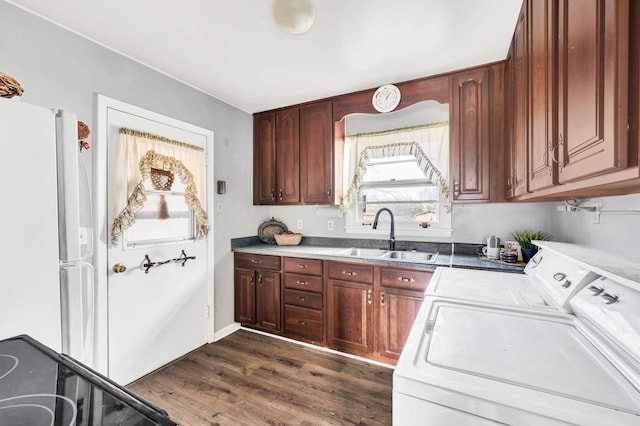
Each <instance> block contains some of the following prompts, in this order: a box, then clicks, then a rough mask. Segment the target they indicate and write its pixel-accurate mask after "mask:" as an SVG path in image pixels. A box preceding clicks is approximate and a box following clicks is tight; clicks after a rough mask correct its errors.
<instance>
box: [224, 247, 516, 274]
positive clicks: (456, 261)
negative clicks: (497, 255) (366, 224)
mask: <svg viewBox="0 0 640 426" xmlns="http://www.w3.org/2000/svg"><path fill="white" fill-rule="evenodd" d="M349 242H354V241H351V240H350V241H349ZM446 246H447V247H450V246H451V244H446ZM349 247H361V248H371V247H366V246H365V247H363V246H362V245H358V244H352V245H348V246H347V247H345V246H344V245H343V244H340V242H336V245H335V246H324V245H314V244H305V241H304V239H303V242H302V244H300V245H297V246H278V245H272V244H265V243H262V242H260V241H259V240H258V241H257V242H256V241H250V242H249V244H237V245H235V246H234V244H233V241H232V250H233V251H234V252H236V253H249V254H262V255H272V256H286V257H299V258H305V259H323V260H338V261H346V262H353V263H374V264H380V265H393V266H404V267H410V268H424V269H435V268H437V267H440V266H443V267H456V268H468V269H484V270H492V271H501V272H513V273H522V271H523V269H524V268H523V266H518V265H510V264H506V263H497V262H492V261H489V260H484V259H481V258H480V256H479V255H477V254H468V253H462V254H457V253H454V254H451V252H450V250H449V252H443V251H441V250H438V249H442V247H443V245H442V244H440V247H437V248H438V249H436V250H433V249H430V250H424V251H430V252H435V251H437V252H438V256H437V257H436V259H435V261H433V262H429V263H426V262H415V261H413V262H412V261H405V260H397V259H385V258H380V257H355V256H349V255H345V254H341V253H340V252H341V251H343V250H345V248H349ZM378 247H379V246H378ZM455 247H457V245H456V246H455ZM434 248H435V247H434ZM399 250H408V249H407V248H399ZM465 251H469V250H465Z"/></svg>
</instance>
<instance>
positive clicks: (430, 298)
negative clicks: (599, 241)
mask: <svg viewBox="0 0 640 426" xmlns="http://www.w3.org/2000/svg"><path fill="white" fill-rule="evenodd" d="M540 246H541V252H540V253H538V255H536V259H535V260H534V261H532V263H530V264H529V265H528V266H527V268H526V270H525V275H517V274H510V273H498V272H486V271H474V270H454V269H438V270H437V271H436V273H435V274H434V278H433V280H432V283H431V284H430V288H429V290H427V295H426V297H425V301H424V303H423V306H422V308H421V310H420V312H419V314H418V316H417V318H416V321H415V324H414V326H413V328H412V330H411V333H410V335H409V337H408V340H407V343H406V345H405V348H404V350H403V352H402V355H401V357H400V359H399V361H398V364H397V366H396V370H395V372H394V379H393V380H394V382H393V420H394V424H395V425H402V426H405V425H493V424H509V425H566V424H578V425H598V426H600V425H638V424H640V265H638V264H636V263H633V262H626V261H623V260H620V259H618V258H616V257H615V256H611V255H608V254H606V253H602V252H597V251H594V250H590V249H585V248H581V247H578V246H573V245H569V244H562V243H548V242H547V243H540ZM587 262H588V263H587Z"/></svg>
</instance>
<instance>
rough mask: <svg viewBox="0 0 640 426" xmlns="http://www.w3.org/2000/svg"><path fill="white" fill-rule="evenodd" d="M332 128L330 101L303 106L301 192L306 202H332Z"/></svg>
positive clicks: (301, 112)
mask: <svg viewBox="0 0 640 426" xmlns="http://www.w3.org/2000/svg"><path fill="white" fill-rule="evenodd" d="M333 127H334V124H333V108H332V102H331V101H322V102H315V103H312V104H308V105H303V106H301V107H300V192H301V197H302V203H303V204H331V203H332V202H333V196H334V189H333V185H334V183H333V176H334V173H333V164H334V163H333V156H334V151H333Z"/></svg>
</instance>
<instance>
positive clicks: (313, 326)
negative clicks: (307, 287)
mask: <svg viewBox="0 0 640 426" xmlns="http://www.w3.org/2000/svg"><path fill="white" fill-rule="evenodd" d="M284 335H285V336H286V337H290V338H294V339H301V340H307V341H311V342H322V311H319V310H316V309H308V308H300V307H298V306H291V305H284Z"/></svg>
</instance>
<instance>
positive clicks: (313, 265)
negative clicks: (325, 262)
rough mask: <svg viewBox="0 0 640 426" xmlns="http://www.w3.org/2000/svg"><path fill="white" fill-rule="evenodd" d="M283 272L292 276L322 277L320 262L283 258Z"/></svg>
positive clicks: (316, 260)
mask: <svg viewBox="0 0 640 426" xmlns="http://www.w3.org/2000/svg"><path fill="white" fill-rule="evenodd" d="M284 271H285V272H292V273H294V274H305V275H318V276H322V260H318V259H301V258H297V257H285V258H284Z"/></svg>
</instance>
